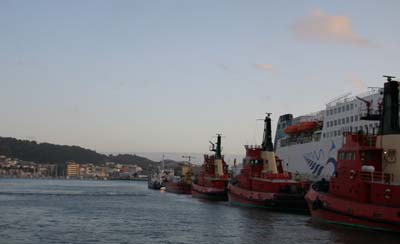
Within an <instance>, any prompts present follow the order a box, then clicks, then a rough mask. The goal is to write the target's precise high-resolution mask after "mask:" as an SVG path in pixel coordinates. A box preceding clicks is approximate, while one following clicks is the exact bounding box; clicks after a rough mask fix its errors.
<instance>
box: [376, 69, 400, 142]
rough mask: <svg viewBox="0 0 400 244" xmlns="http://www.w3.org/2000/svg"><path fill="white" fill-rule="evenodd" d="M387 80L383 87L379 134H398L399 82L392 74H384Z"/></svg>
mask: <svg viewBox="0 0 400 244" xmlns="http://www.w3.org/2000/svg"><path fill="white" fill-rule="evenodd" d="M384 77H386V78H387V82H386V83H385V85H384V89H383V114H382V117H381V123H380V128H381V131H380V132H381V133H380V134H381V135H392V134H400V125H399V83H398V82H397V81H394V80H392V79H393V78H395V77H394V76H384Z"/></svg>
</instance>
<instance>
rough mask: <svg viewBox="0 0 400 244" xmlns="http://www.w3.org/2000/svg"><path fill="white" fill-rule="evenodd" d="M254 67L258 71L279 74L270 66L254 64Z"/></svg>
mask: <svg viewBox="0 0 400 244" xmlns="http://www.w3.org/2000/svg"><path fill="white" fill-rule="evenodd" d="M254 66H255V67H256V68H257V69H259V70H266V71H269V72H271V73H273V74H278V73H279V71H278V70H277V69H276V68H275V67H274V66H273V65H272V64H255V65H254Z"/></svg>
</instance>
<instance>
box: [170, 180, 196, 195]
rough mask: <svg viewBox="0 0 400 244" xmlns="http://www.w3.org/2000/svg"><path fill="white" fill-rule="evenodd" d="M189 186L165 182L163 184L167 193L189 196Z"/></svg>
mask: <svg viewBox="0 0 400 244" xmlns="http://www.w3.org/2000/svg"><path fill="white" fill-rule="evenodd" d="M191 188H192V187H191V185H190V184H186V183H181V182H180V183H173V182H167V183H166V184H165V190H166V191H167V192H171V193H176V194H191Z"/></svg>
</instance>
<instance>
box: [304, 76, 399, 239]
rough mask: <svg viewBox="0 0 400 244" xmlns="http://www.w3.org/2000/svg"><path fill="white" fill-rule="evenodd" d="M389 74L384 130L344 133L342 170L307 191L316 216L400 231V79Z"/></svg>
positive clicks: (383, 119) (386, 85)
mask: <svg viewBox="0 0 400 244" xmlns="http://www.w3.org/2000/svg"><path fill="white" fill-rule="evenodd" d="M385 77H387V79H388V81H387V82H386V83H385V86H384V94H383V111H382V112H383V114H382V115H381V116H380V117H381V119H380V122H381V124H380V131H379V134H378V135H373V134H372V135H369V134H364V133H362V131H359V132H358V133H351V132H348V133H345V134H344V143H343V146H342V148H341V149H340V150H339V151H338V166H337V171H336V173H335V174H334V176H332V177H331V179H330V181H329V182H328V181H326V180H322V181H319V182H316V183H314V184H313V185H312V187H311V188H310V190H309V192H308V193H307V195H306V200H307V203H308V205H309V208H310V211H311V214H312V219H313V220H322V221H325V222H328V223H336V224H343V225H348V226H354V227H363V228H368V229H376V230H387V231H396V232H400V155H399V153H400V126H399V83H398V82H397V81H393V80H392V78H394V77H390V76H385ZM368 117H369V116H368V114H367V116H365V118H364V119H368ZM370 119H372V118H370Z"/></svg>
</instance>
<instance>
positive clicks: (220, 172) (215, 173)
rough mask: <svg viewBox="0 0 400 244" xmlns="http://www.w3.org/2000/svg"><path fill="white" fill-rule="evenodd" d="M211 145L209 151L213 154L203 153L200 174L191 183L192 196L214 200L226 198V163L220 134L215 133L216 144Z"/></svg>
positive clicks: (227, 176)
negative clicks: (213, 153)
mask: <svg viewBox="0 0 400 244" xmlns="http://www.w3.org/2000/svg"><path fill="white" fill-rule="evenodd" d="M210 143H211V145H212V148H211V151H213V152H215V155H211V156H209V155H204V164H203V165H202V168H201V171H200V175H199V177H197V181H196V183H193V184H192V196H194V197H198V198H204V199H209V200H215V201H227V200H228V189H227V185H228V181H229V174H228V165H227V164H226V163H225V161H224V157H223V156H222V147H221V135H220V134H217V143H216V145H215V144H214V143H212V142H210Z"/></svg>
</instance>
